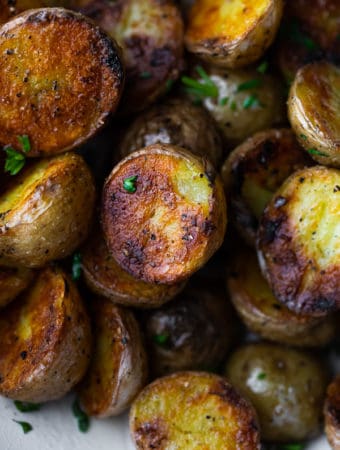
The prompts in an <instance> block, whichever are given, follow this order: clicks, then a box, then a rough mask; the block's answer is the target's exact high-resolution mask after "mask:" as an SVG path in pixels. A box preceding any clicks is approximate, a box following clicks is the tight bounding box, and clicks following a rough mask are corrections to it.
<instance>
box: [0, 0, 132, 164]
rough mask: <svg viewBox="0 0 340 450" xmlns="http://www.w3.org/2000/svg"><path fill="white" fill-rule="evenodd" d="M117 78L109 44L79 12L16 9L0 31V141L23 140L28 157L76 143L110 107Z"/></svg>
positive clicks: (118, 68)
mask: <svg viewBox="0 0 340 450" xmlns="http://www.w3.org/2000/svg"><path fill="white" fill-rule="evenodd" d="M74 36H76V37H77V38H74ZM123 81H124V77H123V66H122V63H121V60H120V54H119V49H118V47H117V46H116V44H115V42H114V41H113V40H111V39H110V38H109V37H108V36H107V35H106V34H105V33H104V32H103V31H101V30H100V29H99V28H98V27H95V26H94V25H93V23H92V22H90V21H89V20H87V19H85V18H84V17H83V16H82V15H80V14H77V13H75V12H71V11H67V10H65V9H62V8H42V9H35V10H29V11H25V12H23V13H22V14H21V15H19V16H16V17H14V18H13V19H11V20H10V21H9V22H7V23H6V24H4V25H3V26H2V28H0V90H1V96H2V99H3V100H2V103H1V115H0V144H1V145H11V146H12V147H14V148H16V149H17V150H22V148H21V146H20V142H19V141H18V136H22V135H27V136H28V137H29V140H30V144H31V150H30V151H29V152H28V153H27V156H29V157H35V156H46V155H52V154H56V153H60V152H64V151H65V150H69V149H72V148H74V147H75V146H78V145H80V144H82V143H83V142H85V141H86V140H87V139H88V138H90V137H91V136H93V134H94V133H95V132H96V131H98V130H99V129H100V128H101V127H102V126H103V125H104V123H105V122H106V120H107V118H108V117H109V115H110V114H111V113H113V112H114V110H115V109H116V107H117V105H118V101H119V98H120V95H121V92H122V88H123Z"/></svg>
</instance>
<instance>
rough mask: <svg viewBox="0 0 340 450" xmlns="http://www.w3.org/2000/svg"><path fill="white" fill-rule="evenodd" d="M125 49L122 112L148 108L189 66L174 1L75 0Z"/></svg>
mask: <svg viewBox="0 0 340 450" xmlns="http://www.w3.org/2000/svg"><path fill="white" fill-rule="evenodd" d="M71 1H72V4H73V8H75V9H77V10H78V11H80V12H82V13H83V14H85V15H87V16H89V17H91V18H92V19H93V20H95V22H96V23H98V24H99V25H100V26H101V27H102V28H103V29H104V30H105V31H106V32H107V33H109V34H110V35H111V36H112V37H113V38H114V39H116V40H117V42H118V43H119V45H120V46H121V47H122V49H123V59H124V63H125V66H126V88H125V91H124V95H123V100H122V102H121V108H120V112H121V113H122V114H128V113H131V112H136V111H140V110H142V109H144V108H145V107H146V106H148V105H150V104H151V103H153V102H154V101H155V100H156V99H157V98H158V97H159V96H160V95H162V94H164V93H165V92H166V91H167V89H168V86H169V83H172V81H174V80H176V79H177V78H178V76H179V73H180V71H181V70H182V66H183V60H182V57H183V23H182V18H181V14H180V11H179V9H178V7H177V6H176V5H175V4H174V3H173V2H172V0H162V1H159V0H116V1H114V2H112V1H111V0H71Z"/></svg>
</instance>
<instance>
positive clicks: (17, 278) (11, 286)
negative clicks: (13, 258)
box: [0, 267, 34, 308]
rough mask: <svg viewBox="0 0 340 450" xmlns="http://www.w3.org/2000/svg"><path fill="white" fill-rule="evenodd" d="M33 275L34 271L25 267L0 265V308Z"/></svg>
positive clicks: (29, 280)
mask: <svg viewBox="0 0 340 450" xmlns="http://www.w3.org/2000/svg"><path fill="white" fill-rule="evenodd" d="M33 277H34V271H33V270H31V269H26V268H20V269H18V268H9V267H0V308H3V307H4V306H6V305H8V303H10V302H11V301H12V300H14V299H15V298H16V297H17V296H18V295H19V294H20V293H21V292H22V291H23V290H24V289H26V288H27V287H28V285H29V284H30V283H31V281H32V280H33Z"/></svg>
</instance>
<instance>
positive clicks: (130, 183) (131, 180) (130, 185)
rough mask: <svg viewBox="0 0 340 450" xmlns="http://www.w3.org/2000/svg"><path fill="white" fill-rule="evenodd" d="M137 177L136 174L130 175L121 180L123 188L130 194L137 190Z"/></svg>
mask: <svg viewBox="0 0 340 450" xmlns="http://www.w3.org/2000/svg"><path fill="white" fill-rule="evenodd" d="M137 178H138V177H137V175H133V176H132V177H128V178H125V180H124V181H123V188H124V189H125V190H126V191H127V192H129V193H130V194H133V193H134V192H136V190H137V187H136V181H137Z"/></svg>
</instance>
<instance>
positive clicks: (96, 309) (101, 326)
mask: <svg viewBox="0 0 340 450" xmlns="http://www.w3.org/2000/svg"><path fill="white" fill-rule="evenodd" d="M92 317H93V321H94V350H93V357H92V361H91V364H90V367H89V370H88V372H87V374H86V375H85V378H84V380H83V381H82V383H81V385H80V387H79V389H78V394H79V400H80V404H81V406H82V408H83V409H84V411H85V412H86V413H87V414H89V415H91V416H96V417H109V416H116V415H118V414H120V413H121V412H123V411H124V410H125V409H126V408H128V406H130V404H131V402H132V400H133V399H134V398H135V397H136V395H137V394H138V393H139V392H140V391H141V390H142V389H143V387H144V385H145V384H146V380H147V364H146V354H145V350H144V345H143V342H142V336H141V333H140V330H139V327H138V323H137V321H136V319H135V318H134V315H133V313H132V312H131V311H128V310H127V309H123V308H121V307H119V306H115V305H113V304H112V303H111V302H110V301H109V300H106V299H104V298H97V299H95V300H94V301H93V304H92Z"/></svg>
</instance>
